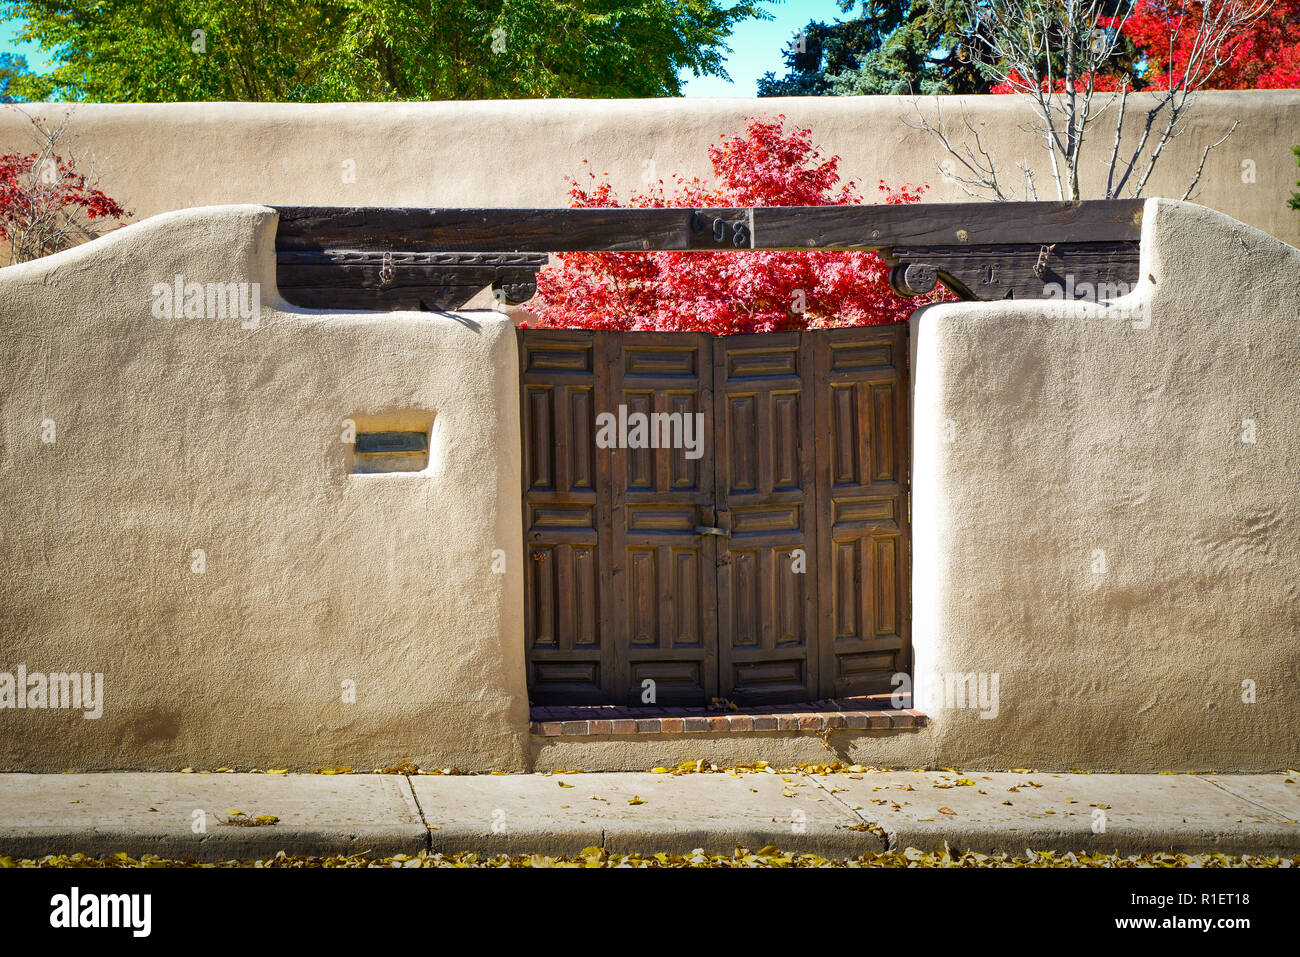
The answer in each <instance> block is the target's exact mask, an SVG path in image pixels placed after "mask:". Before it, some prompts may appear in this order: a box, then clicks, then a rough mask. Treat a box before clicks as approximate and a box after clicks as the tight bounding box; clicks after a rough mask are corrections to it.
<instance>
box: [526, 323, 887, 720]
mask: <svg viewBox="0 0 1300 957" xmlns="http://www.w3.org/2000/svg"><path fill="white" fill-rule="evenodd" d="M519 335H520V357H521V358H520V362H521V376H522V379H521V403H522V409H521V414H522V432H523V476H524V482H523V508H524V529H525V532H524V534H525V547H524V558H525V562H526V564H527V566H528V567H527V569H526V574H525V578H526V585H525V589H526V602H527V607H526V636H527V656H528V683H529V690H530V696H531V698H532V700H533V702H534V703H536V704H595V703H613V704H630V705H638V704H643V703H649V702H653V703H655V704H658V705H700V704H706V703H708V702H709V701H710V700H711V699H712V698H715V697H721V698H726V699H729V700H731V701H734V702H736V703H738V704H763V703H779V702H797V701H808V700H813V699H818V698H825V697H843V696H847V695H854V694H867V693H874V692H879V691H890V690H893V686H892V685H891V682H890V679H891V677H892V676H893V675H894V674H895V673H896V672H899V671H907V670H909V669H910V637H909V618H910V608H909V586H908V540H909V533H908V508H907V477H908V457H907V450H908V446H909V443H908V429H907V421H908V418H907V417H908V390H907V382H906V370H907V366H906V354H905V350H906V348H907V340H906V327H904V326H865V327H856V328H849V329H833V330H820V331H810V332H792V333H768V334H762V335H744V336H724V337H716V338H715V337H711V336H708V335H702V334H695V333H638V332H608V331H594V332H593V331H578V330H564V331H560V330H521V331H520V334H519Z"/></svg>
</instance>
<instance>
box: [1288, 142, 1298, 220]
mask: <svg viewBox="0 0 1300 957" xmlns="http://www.w3.org/2000/svg"><path fill="white" fill-rule="evenodd" d="M1291 152H1292V153H1294V154H1295V162H1296V165H1297V166H1300V146H1293V147H1291ZM1296 185H1297V186H1300V180H1296ZM1286 205H1287V208H1288V209H1300V193H1292V194H1291V198H1290V199H1288V200H1287V201H1286Z"/></svg>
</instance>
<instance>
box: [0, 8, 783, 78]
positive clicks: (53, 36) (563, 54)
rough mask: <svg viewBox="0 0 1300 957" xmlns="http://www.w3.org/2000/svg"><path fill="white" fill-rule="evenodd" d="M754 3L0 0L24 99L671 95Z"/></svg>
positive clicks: (714, 57)
mask: <svg viewBox="0 0 1300 957" xmlns="http://www.w3.org/2000/svg"><path fill="white" fill-rule="evenodd" d="M762 2H763V0H623V2H612V0H324V2H314V0H0V17H3V18H4V19H21V21H22V22H23V23H24V24H25V28H24V30H23V32H22V33H21V34H20V38H21V39H25V40H36V41H38V42H40V43H41V44H42V46H43V47H44V48H45V49H46V50H49V51H50V52H51V55H52V58H53V60H54V61H55V64H56V65H55V67H54V69H53V70H52V71H51V72H49V73H47V74H33V75H27V76H21V77H16V78H15V79H14V80H13V85H14V88H15V90H16V91H17V92H18V93H19V94H21V95H23V96H25V97H27V98H29V99H36V100H40V99H84V100H97V101H110V102H111V101H145V102H161V101H175V100H253V101H275V100H282V101H322V100H424V99H493V98H498V97H548V96H583V97H630V96H672V95H676V94H679V93H680V92H681V87H680V81H679V79H678V76H679V72H680V71H682V70H688V71H690V72H691V73H693V74H694V75H696V76H702V75H706V74H711V75H716V76H723V77H725V76H726V72H725V70H724V69H723V57H724V56H725V54H726V53H727V52H728V51H727V47H726V39H727V37H728V35H729V34H730V33H731V30H732V28H733V26H734V25H735V24H736V23H737V22H740V21H742V20H746V19H750V18H754V17H759V18H763V17H767V16H769V14H767V13H765V12H764V11H763V10H762V8H761V3H762Z"/></svg>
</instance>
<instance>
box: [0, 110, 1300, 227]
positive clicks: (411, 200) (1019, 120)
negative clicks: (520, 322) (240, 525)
mask: <svg viewBox="0 0 1300 957" xmlns="http://www.w3.org/2000/svg"><path fill="white" fill-rule="evenodd" d="M918 102H919V105H920V106H921V108H922V109H923V110H925V111H926V113H927V115H928V116H930V117H931V118H934V116H935V110H936V109H939V110H942V112H943V115H944V117H945V119H946V120H947V122H948V123H949V126H950V128H951V129H952V130H955V131H958V132H960V131H961V130H962V127H963V120H962V111H963V109H965V110H966V112H968V113H969V115H970V117H971V120H972V122H973V124H974V125H975V126H976V127H981V126H984V142H985V144H986V145H987V146H988V147H989V149H990V151H991V152H992V153H993V155H994V157H995V158H996V159H997V162H998V166H999V169H1000V175H1001V177H1002V179H1003V181H1004V182H1010V183H1012V184H1014V185H1015V186H1016V187H1017V188H1019V187H1020V186H1021V185H1022V184H1021V180H1022V176H1021V174H1020V173H1019V172H1018V171H1017V169H1016V163H1017V162H1024V163H1026V164H1027V165H1028V166H1029V167H1030V168H1031V169H1033V170H1034V171H1035V174H1036V181H1037V184H1038V188H1039V198H1040V199H1055V198H1056V194H1055V192H1054V191H1053V188H1052V183H1051V173H1050V169H1049V165H1048V163H1047V156H1046V154H1045V152H1044V150H1043V149H1042V146H1041V142H1040V141H1039V140H1038V139H1037V138H1035V137H1034V136H1033V135H1032V134H1031V133H1030V132H1029V127H1030V124H1031V123H1032V122H1033V121H1034V117H1033V113H1032V111H1031V109H1030V107H1029V106H1028V105H1027V103H1025V102H1022V100H1021V98H1019V97H1015V96H975V97H939V98H924V99H921V100H919V101H918ZM1148 102H1149V98H1148V97H1146V96H1144V95H1135V96H1132V97H1130V99H1129V104H1130V105H1129V122H1128V124H1127V126H1128V129H1129V131H1130V133H1131V134H1132V135H1131V136H1130V137H1129V140H1130V142H1131V141H1132V140H1133V138H1135V137H1136V135H1137V133H1138V130H1139V128H1140V123H1137V122H1136V120H1137V119H1138V118H1139V117H1138V114H1137V112H1136V111H1138V110H1140V109H1141V108H1142V107H1143V105H1144V104H1146V103H1148ZM21 109H22V110H26V111H28V112H33V113H40V114H42V115H44V116H46V118H47V119H49V120H54V119H56V118H57V117H58V116H59V115H60V112H61V111H63V110H70V111H71V114H72V117H73V122H72V130H73V132H75V133H76V134H78V135H79V136H80V140H79V141H78V143H77V148H78V151H79V152H81V153H85V154H86V155H87V156H88V157H90V158H92V159H93V161H94V166H95V168H96V169H97V170H98V171H99V172H100V173H101V174H102V179H103V185H104V188H105V189H106V191H107V192H108V193H109V194H110V195H111V196H113V197H114V198H116V199H118V200H120V201H121V202H123V203H125V204H126V205H127V206H128V207H129V208H130V209H132V210H133V211H134V212H135V214H136V217H137V219H142V218H145V217H148V216H152V215H154V214H155V213H161V212H167V211H169V210H174V209H184V208H186V207H191V206H207V205H214V204H223V203H264V204H268V205H284V204H290V205H291V204H305V205H310V204H319V205H363V206H364V205H390V206H507V207H509V206H564V205H566V204H567V201H568V194H567V191H568V185H567V183H566V182H565V177H566V176H582V175H584V170H586V169H591V170H594V171H595V172H596V173H597V174H599V173H604V172H608V173H609V174H610V177H611V180H612V181H613V182H614V184H615V185H616V186H617V187H618V189H619V191H620V194H621V195H623V196H626V195H627V193H628V192H630V191H631V190H632V189H634V188H639V187H642V186H643V185H644V182H645V181H646V180H653V179H656V178H660V177H662V178H664V179H666V180H671V176H672V174H674V173H682V174H684V175H686V176H688V177H690V176H694V175H700V176H709V175H711V170H710V167H709V163H708V155H707V149H708V147H709V146H710V145H712V144H713V143H715V142H716V141H717V138H718V136H719V135H720V134H723V133H730V132H733V131H735V130H738V129H740V128H741V127H742V126H743V124H744V120H745V117H747V116H750V115H755V114H758V115H765V116H767V115H775V114H778V113H783V114H785V115H786V116H787V117H788V118H789V120H790V121H791V122H794V123H799V124H802V125H805V126H808V127H810V128H811V129H812V130H813V133H814V140H815V141H816V142H817V143H818V144H819V145H820V146H822V147H823V148H824V150H825V152H826V153H827V154H828V155H829V154H839V155H840V156H841V157H842V158H843V162H842V165H841V171H842V173H843V174H844V177H845V178H846V179H853V180H856V181H857V183H858V185H859V187H860V188H861V189H862V191H863V192H864V193H866V194H867V195H868V197H869V198H874V197H875V195H876V194H875V188H876V184H877V182H878V181H880V180H885V181H887V182H888V183H890V184H899V183H902V182H909V183H924V184H928V185H929V186H930V187H931V189H930V191H929V192H928V193H927V194H926V199H927V200H930V201H936V202H939V201H945V202H952V201H959V200H965V199H967V198H968V197H967V196H966V195H965V194H964V193H963V192H962V191H961V190H960V189H959V188H958V187H957V186H956V184H955V183H953V182H951V181H948V180H945V178H944V177H943V176H942V175H941V174H940V172H939V171H938V169H936V163H937V162H938V161H939V160H941V159H942V158H943V156H944V154H943V150H942V149H941V148H940V147H938V146H937V144H936V143H935V141H934V140H933V139H932V138H931V137H930V136H929V135H928V134H926V133H924V132H921V131H919V130H916V129H912V128H910V127H909V126H908V125H906V124H905V122H904V120H905V119H906V120H907V121H908V122H910V123H913V124H914V123H915V107H914V106H913V100H912V98H910V97H893V96H871V97H794V98H780V99H764V100H754V99H748V100H746V99H651V100H510V101H506V100H494V101H485V102H436V103H321V104H290V103H169V104H130V103H127V104H89V103H88V104H76V105H71V106H69V105H66V104H23V105H22V106H21ZM1113 115H1114V113H1113V111H1112V112H1111V113H1108V114H1106V115H1105V116H1104V117H1103V118H1102V119H1100V120H1098V121H1097V125H1096V126H1094V127H1093V132H1092V141H1091V143H1092V145H1091V147H1090V149H1091V150H1092V152H1090V153H1089V154H1088V155H1087V156H1085V159H1084V176H1085V196H1084V198H1086V199H1099V198H1102V196H1103V195H1104V192H1103V191H1104V163H1105V161H1106V159H1107V158H1108V154H1109V149H1110V146H1111V141H1112V138H1113V126H1112V125H1111V124H1112V122H1113V120H1112V117H1113ZM1234 122H1239V123H1240V125H1239V126H1238V128H1237V130H1236V132H1234V133H1233V134H1232V136H1231V137H1230V138H1229V139H1228V140H1227V141H1226V142H1225V143H1224V144H1223V145H1222V146H1220V147H1219V148H1218V149H1216V150H1214V151H1213V152H1212V153H1211V154H1210V157H1209V160H1208V162H1207V163H1206V167H1205V172H1204V175H1203V176H1202V178H1201V183H1200V187H1199V189H1198V191H1197V192H1196V193H1194V194H1193V196H1192V199H1193V200H1194V201H1195V202H1197V203H1201V204H1203V205H1206V206H1210V207H1212V208H1214V209H1218V210H1220V211H1222V212H1224V213H1226V214H1227V215H1229V216H1232V217H1233V218H1235V219H1239V220H1241V221H1242V222H1245V223H1249V224H1250V225H1253V226H1255V227H1257V228H1259V229H1262V230H1264V231H1265V232H1268V233H1271V234H1272V235H1274V236H1277V237H1278V238H1280V239H1284V240H1286V241H1287V242H1289V243H1291V244H1292V245H1300V215H1298V214H1297V213H1296V212H1294V211H1293V210H1289V209H1287V207H1286V200H1287V197H1288V196H1289V195H1290V193H1291V191H1292V190H1294V189H1296V180H1297V179H1300V170H1298V169H1297V167H1296V163H1295V157H1294V156H1293V155H1292V153H1291V147H1292V146H1293V145H1296V144H1297V143H1300V91H1288V90H1259V91H1234V92H1221V93H1207V94H1203V95H1201V96H1200V97H1199V99H1197V100H1196V101H1195V102H1194V104H1193V105H1192V106H1191V107H1190V109H1189V112H1188V125H1187V129H1186V131H1185V132H1184V133H1183V135H1182V136H1180V137H1179V138H1177V139H1176V140H1174V141H1173V142H1172V143H1171V144H1170V145H1169V146H1168V148H1167V149H1166V150H1165V155H1164V158H1163V159H1162V161H1161V165H1160V166H1158V167H1157V170H1156V173H1155V175H1154V176H1153V177H1152V179H1151V181H1150V183H1149V185H1148V188H1147V189H1146V191H1145V193H1144V195H1145V196H1171V197H1175V198H1176V197H1180V196H1182V195H1183V192H1184V190H1185V189H1186V187H1187V185H1188V184H1189V182H1190V180H1191V174H1192V171H1194V170H1195V169H1196V167H1197V165H1198V163H1199V162H1200V159H1201V153H1202V151H1203V150H1204V149H1205V147H1206V146H1208V145H1210V144H1212V143H1214V142H1216V141H1218V140H1219V139H1220V138H1221V137H1223V136H1224V134H1226V133H1227V132H1228V131H1229V129H1231V127H1232V124H1233V123H1234ZM985 124H987V125H986V126H985ZM28 126H29V124H28V122H27V120H26V119H25V118H24V117H23V116H22V115H21V114H20V113H19V112H18V110H17V109H14V108H5V109H0V152H5V151H7V150H10V149H28V148H29V137H30V132H29V129H28ZM583 160H590V162H591V166H590V167H584V166H583Z"/></svg>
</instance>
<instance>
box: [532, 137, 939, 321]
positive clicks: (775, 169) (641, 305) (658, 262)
mask: <svg viewBox="0 0 1300 957" xmlns="http://www.w3.org/2000/svg"><path fill="white" fill-rule="evenodd" d="M718 139H719V142H718V143H716V144H714V145H713V146H711V147H709V160H710V162H711V164H712V166H713V172H714V174H715V176H716V177H717V180H718V182H717V183H716V184H714V185H710V184H707V183H705V182H703V181H702V180H700V178H699V177H693V178H691V179H689V180H687V179H685V178H684V177H682V176H680V175H678V176H673V178H672V185H671V187H666V186H665V184H664V181H663V180H662V179H660V180H658V181H657V182H656V183H655V184H654V185H653V186H651V187H650V188H649V189H647V190H644V191H636V192H634V193H633V194H632V195H631V197H630V198H629V200H628V203H627V206H629V207H640V208H646V207H654V208H665V207H671V208H686V209H701V208H709V207H745V206H842V205H854V204H860V203H862V202H863V198H862V196H861V194H859V193H858V191H857V188H856V186H855V184H854V183H853V182H852V181H849V182H845V183H841V182H840V175H839V163H840V158H839V157H838V156H830V157H825V156H823V155H822V153H821V151H820V150H819V149H818V148H817V147H816V146H814V145H813V142H812V131H811V130H809V129H806V128H802V127H798V126H795V127H792V128H790V129H786V127H785V116H784V114H782V115H780V116H777V117H775V118H769V119H760V118H747V121H746V126H745V128H744V130H743V131H742V132H739V133H734V134H730V135H726V134H724V135H722V136H720V137H719V138H718ZM584 163H585V161H584ZM588 177H589V179H590V182H589V183H588V184H587V185H586V186H584V185H583V184H582V183H580V182H578V181H577V180H575V179H572V178H570V179H569V183H570V189H569V199H570V205H571V206H573V207H596V206H602V207H617V206H620V205H621V204H620V203H619V202H618V199H617V197H616V196H615V193H614V189H613V187H612V186H611V185H610V183H609V180H608V179H606V178H599V179H598V178H597V177H596V174H595V173H594V172H592V171H591V170H588ZM879 189H880V191H881V192H882V193H883V194H884V198H885V202H886V203H890V204H898V203H915V202H917V201H918V200H919V199H920V198H921V194H922V193H923V192H924V191H925V187H924V186H916V187H913V186H907V185H904V186H899V187H897V188H890V187H887V186H886V185H885V183H884V182H883V181H882V182H881V183H880V185H879ZM558 259H559V262H558V264H556V265H553V266H548V267H547V268H545V269H543V270H542V271H541V272H540V273H539V274H538V277H537V295H536V297H535V298H534V299H533V301H532V302H530V303H529V309H530V311H531V312H533V313H534V314H535V315H536V316H537V317H538V319H539V322H538V323H537V325H538V326H540V327H544V328H581V329H623V330H647V331H659V332H708V333H711V334H713V335H726V334H731V333H746V332H782V331H787V330H796V329H814V328H824V327H829V326H855V325H876V324H881V323H891V322H903V321H905V320H906V319H907V317H908V315H910V314H911V313H912V312H913V311H914V310H915V309H916V308H917V306H918V305H920V302H918V300H915V299H905V298H902V297H900V296H897V295H895V294H894V293H893V292H892V291H891V290H890V288H889V283H888V277H889V267H888V266H886V265H885V263H884V261H883V260H881V258H880V257H879V256H878V255H877V254H875V253H872V252H819V251H811V250H810V251H808V252H784V251H771V252H766V251H765V252H696V251H689V252H650V253H590V252H587V253H565V254H563V255H561V256H560V257H558Z"/></svg>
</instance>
